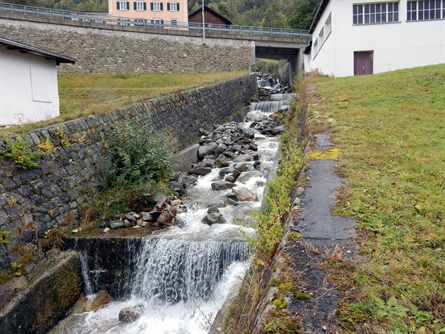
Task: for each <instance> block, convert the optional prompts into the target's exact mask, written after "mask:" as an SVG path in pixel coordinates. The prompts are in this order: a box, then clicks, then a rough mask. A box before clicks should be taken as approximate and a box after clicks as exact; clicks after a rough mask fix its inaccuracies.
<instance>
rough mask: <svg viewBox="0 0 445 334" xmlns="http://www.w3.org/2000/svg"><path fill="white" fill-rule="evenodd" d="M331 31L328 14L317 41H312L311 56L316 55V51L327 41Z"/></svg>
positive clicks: (330, 20)
mask: <svg viewBox="0 0 445 334" xmlns="http://www.w3.org/2000/svg"><path fill="white" fill-rule="evenodd" d="M331 31H332V18H331V14H329V16H328V18H327V19H326V21H325V23H324V26H323V28H321V30H320V33H319V34H318V37H317V39H316V40H315V41H314V45H313V46H312V54H313V57H314V58H315V56H316V55H317V53H318V51H319V50H320V49H321V47H322V46H323V44H324V42H325V41H326V40H327V39H328V37H329V35H330V34H331Z"/></svg>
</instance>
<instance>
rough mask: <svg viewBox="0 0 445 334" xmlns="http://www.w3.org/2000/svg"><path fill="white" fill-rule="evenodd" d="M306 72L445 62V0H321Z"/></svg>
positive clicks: (379, 69) (381, 69)
mask: <svg viewBox="0 0 445 334" xmlns="http://www.w3.org/2000/svg"><path fill="white" fill-rule="evenodd" d="M310 33H311V34H312V40H311V42H310V44H309V45H308V46H307V47H306V49H305V51H304V67H305V71H307V72H308V71H311V70H316V69H318V70H319V71H320V72H322V73H323V74H328V75H333V76H336V77H344V76H351V75H360V74H372V73H381V72H386V71H392V70H397V69H403V68H412V67H418V66H425V65H434V64H441V63H445V0H416V1H407V0H400V1H390V2H378V1H375V0H374V1H373V0H342V1H340V0H322V1H321V4H320V6H319V8H318V11H317V14H316V16H315V18H314V21H313V22H312V26H311V28H310Z"/></svg>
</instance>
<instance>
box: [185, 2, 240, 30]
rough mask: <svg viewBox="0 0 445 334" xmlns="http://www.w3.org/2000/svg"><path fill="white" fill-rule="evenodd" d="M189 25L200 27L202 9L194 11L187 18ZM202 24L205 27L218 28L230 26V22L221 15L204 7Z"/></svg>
mask: <svg viewBox="0 0 445 334" xmlns="http://www.w3.org/2000/svg"><path fill="white" fill-rule="evenodd" d="M188 20H189V22H190V23H195V24H198V25H199V24H200V25H202V21H203V20H202V7H201V8H199V9H197V10H196V11H194V12H193V13H191V14H190V15H189V18H188ZM204 23H205V24H206V26H207V25H209V24H211V25H220V26H230V25H232V22H231V21H230V20H229V19H227V18H225V17H224V16H222V15H221V14H219V13H217V12H215V11H214V10H213V9H211V8H210V7H207V6H204Z"/></svg>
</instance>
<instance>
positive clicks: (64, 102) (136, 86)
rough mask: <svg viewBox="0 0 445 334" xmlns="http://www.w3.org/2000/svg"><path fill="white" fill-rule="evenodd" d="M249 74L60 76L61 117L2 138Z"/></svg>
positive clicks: (23, 127)
mask: <svg viewBox="0 0 445 334" xmlns="http://www.w3.org/2000/svg"><path fill="white" fill-rule="evenodd" d="M246 74H247V71H238V72H225V73H206V74H124V73H122V74H85V73H82V74H79V73H75V74H59V75H58V82H59V97H60V117H58V118H55V119H52V120H48V121H45V122H39V123H33V124H21V125H20V126H15V127H10V128H7V129H1V130H0V136H1V135H5V134H7V133H11V132H24V131H29V130H31V129H34V128H36V127H43V126H46V125H50V124H54V123H60V122H64V121H68V120H72V119H76V118H80V117H88V116H91V115H98V114H105V113H109V112H112V111H114V110H118V109H119V108H121V107H124V106H127V105H131V104H135V103H139V102H143V101H147V100H150V99H153V98H157V97H161V96H165V95H169V94H172V93H178V92H181V91H185V90H189V89H193V88H197V87H201V86H205V85H209V84H213V83H216V82H219V81H224V80H228V79H231V78H234V77H239V76H242V75H246Z"/></svg>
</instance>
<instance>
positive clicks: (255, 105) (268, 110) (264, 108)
mask: <svg viewBox="0 0 445 334" xmlns="http://www.w3.org/2000/svg"><path fill="white" fill-rule="evenodd" d="M288 106H289V102H288V101H287V100H281V101H263V102H252V103H251V104H250V111H254V110H260V111H261V112H263V113H265V114H272V113H274V112H276V111H277V110H280V109H282V108H286V107H288Z"/></svg>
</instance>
